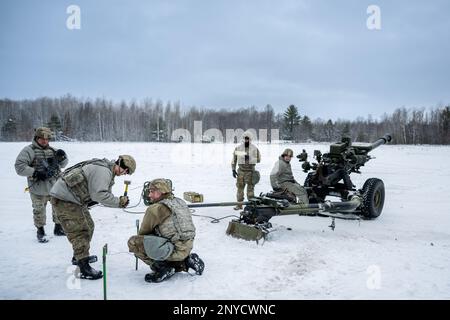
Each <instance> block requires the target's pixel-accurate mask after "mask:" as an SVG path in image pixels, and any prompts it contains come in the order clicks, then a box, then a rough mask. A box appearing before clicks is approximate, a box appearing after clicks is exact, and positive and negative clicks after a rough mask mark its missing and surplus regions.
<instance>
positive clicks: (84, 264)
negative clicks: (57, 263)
mask: <svg viewBox="0 0 450 320" xmlns="http://www.w3.org/2000/svg"><path fill="white" fill-rule="evenodd" d="M78 267H80V278H81V279H88V280H97V279H100V278H103V274H102V272H101V271H98V270H95V269H94V268H92V267H91V266H90V265H89V257H86V258H83V259H81V260H79V261H78Z"/></svg>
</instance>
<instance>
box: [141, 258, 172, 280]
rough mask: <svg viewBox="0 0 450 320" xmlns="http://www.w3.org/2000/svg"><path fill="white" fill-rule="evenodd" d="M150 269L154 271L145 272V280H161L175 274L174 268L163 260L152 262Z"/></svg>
mask: <svg viewBox="0 0 450 320" xmlns="http://www.w3.org/2000/svg"><path fill="white" fill-rule="evenodd" d="M151 269H152V270H155V272H154V273H147V274H146V275H145V281H147V282H154V283H158V282H162V281H164V280H166V279H169V278H170V277H172V276H173V275H174V274H175V268H174V267H171V266H169V265H168V264H167V263H166V262H165V261H157V262H155V263H153V265H152V268H151Z"/></svg>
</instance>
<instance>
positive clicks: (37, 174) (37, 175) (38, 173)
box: [33, 170, 48, 181]
mask: <svg viewBox="0 0 450 320" xmlns="http://www.w3.org/2000/svg"><path fill="white" fill-rule="evenodd" d="M33 178H34V179H36V180H38V181H39V180H41V181H44V180H45V179H47V178H48V171H47V170H34V172H33Z"/></svg>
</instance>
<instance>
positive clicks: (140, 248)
mask: <svg viewBox="0 0 450 320" xmlns="http://www.w3.org/2000/svg"><path fill="white" fill-rule="evenodd" d="M148 192H149V194H148V196H149V198H150V199H151V200H152V202H153V203H152V205H150V206H149V207H148V208H147V210H146V212H145V216H144V218H143V220H142V224H141V227H140V229H139V232H138V235H137V236H132V237H131V238H130V239H129V240H128V247H129V249H130V252H133V253H134V254H135V255H136V256H137V257H138V258H139V259H141V260H142V261H144V262H145V263H146V264H147V265H149V266H150V268H151V269H152V270H153V271H154V273H148V274H146V275H145V281H147V282H161V281H164V280H165V279H168V278H170V277H172V276H173V275H174V274H175V272H181V271H185V272H187V271H188V270H189V268H191V269H194V270H195V273H196V274H197V275H201V274H202V273H203V269H204V267H205V264H204V263H203V261H202V260H201V259H200V258H199V256H198V255H197V254H196V253H192V254H191V251H192V248H193V245H194V238H195V227H194V223H193V222H192V215H191V212H190V211H189V208H188V207H187V205H186V202H184V201H183V200H182V199H179V198H176V197H174V196H173V194H172V183H171V182H170V180H167V179H155V180H153V181H151V182H150V184H149V189H148Z"/></svg>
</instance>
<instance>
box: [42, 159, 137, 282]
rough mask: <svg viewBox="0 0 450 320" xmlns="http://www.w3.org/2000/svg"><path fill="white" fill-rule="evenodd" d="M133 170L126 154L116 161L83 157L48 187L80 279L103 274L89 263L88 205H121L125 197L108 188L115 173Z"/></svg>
mask: <svg viewBox="0 0 450 320" xmlns="http://www.w3.org/2000/svg"><path fill="white" fill-rule="evenodd" d="M135 170H136V161H135V160H134V159H133V157H131V156H129V155H122V156H119V158H118V159H117V160H116V161H110V160H107V159H92V160H87V161H83V162H80V163H78V164H76V165H74V166H72V167H70V168H68V169H66V170H65V171H64V173H63V174H62V175H61V177H60V178H59V179H58V181H57V182H56V183H55V185H54V186H53V188H52V189H51V190H50V195H51V197H52V199H51V202H52V205H53V207H54V209H55V212H56V215H57V217H58V219H59V221H60V222H61V226H62V228H63V229H64V231H65V233H66V234H67V239H68V240H69V241H70V243H71V244H72V248H73V258H72V263H73V264H77V265H78V266H79V268H80V277H81V278H82V279H89V280H95V279H100V278H102V277H103V275H102V272H101V271H97V270H95V269H93V268H92V267H91V266H90V265H89V261H90V259H91V258H92V257H90V256H89V248H90V242H91V239H92V236H93V234H94V221H93V220H92V218H91V215H90V213H89V207H90V206H92V205H95V204H97V203H100V204H102V205H105V206H107V207H112V208H125V207H126V206H127V205H128V203H129V199H128V197H127V196H120V197H116V196H114V194H112V192H111V188H112V186H113V185H114V178H115V177H116V176H121V175H125V174H130V175H131V174H133V173H134V171H135Z"/></svg>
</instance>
